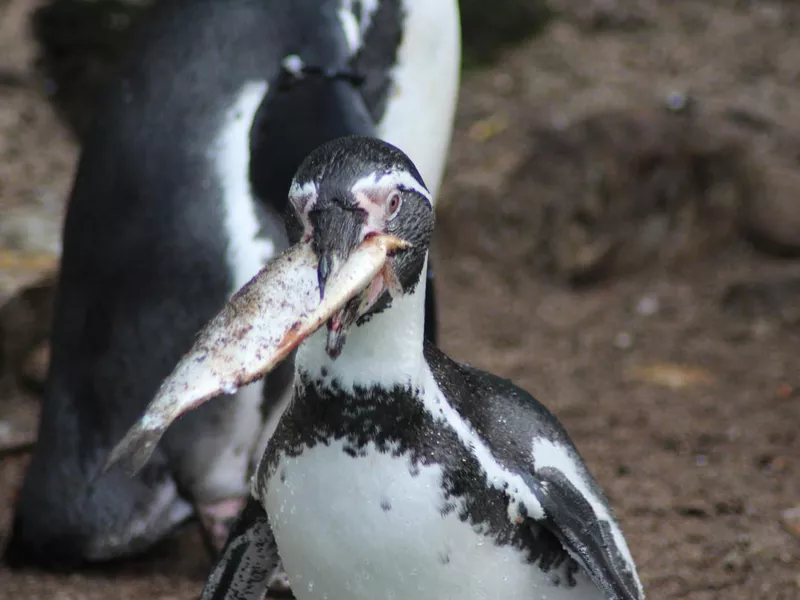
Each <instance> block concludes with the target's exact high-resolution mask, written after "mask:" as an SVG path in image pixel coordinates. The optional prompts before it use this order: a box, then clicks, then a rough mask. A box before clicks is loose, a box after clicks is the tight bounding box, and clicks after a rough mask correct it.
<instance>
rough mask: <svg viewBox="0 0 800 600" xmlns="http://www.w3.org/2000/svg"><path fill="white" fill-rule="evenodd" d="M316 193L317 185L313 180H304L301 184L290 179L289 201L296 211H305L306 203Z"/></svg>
mask: <svg viewBox="0 0 800 600" xmlns="http://www.w3.org/2000/svg"><path fill="white" fill-rule="evenodd" d="M316 195H317V185H316V184H315V183H314V182H313V181H306V182H305V183H302V184H300V183H298V182H297V181H292V186H291V187H290V188H289V202H291V203H292V206H293V207H294V209H295V210H296V211H297V212H305V210H306V208H307V206H306V204H307V203H308V201H309V200H310V199H312V198H314V197H315V196H316Z"/></svg>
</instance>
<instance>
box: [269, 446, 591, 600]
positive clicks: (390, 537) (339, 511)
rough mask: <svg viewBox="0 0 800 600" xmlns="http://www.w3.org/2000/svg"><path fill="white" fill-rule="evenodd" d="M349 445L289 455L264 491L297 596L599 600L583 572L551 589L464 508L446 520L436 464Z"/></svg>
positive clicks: (312, 599)
mask: <svg viewBox="0 0 800 600" xmlns="http://www.w3.org/2000/svg"><path fill="white" fill-rule="evenodd" d="M345 446H346V443H345V442H344V441H342V440H336V441H333V442H332V443H331V444H330V445H324V444H318V445H317V446H315V447H314V448H310V449H308V448H307V449H305V450H304V451H303V453H302V454H301V455H300V456H297V457H286V456H284V457H283V458H282V459H281V462H280V463H279V465H278V467H277V469H276V470H275V473H274V474H273V475H272V477H271V478H270V480H269V481H268V482H266V489H262V490H260V491H261V497H262V501H263V502H264V505H265V507H266V510H267V514H268V515H269V519H270V523H271V525H272V527H273V530H274V532H275V537H276V540H277V543H278V548H279V551H280V554H281V558H282V559H283V564H284V567H285V568H286V571H287V573H288V574H289V578H290V579H291V583H292V589H293V591H294V593H295V595H296V597H297V598H298V600H362V599H363V600H383V599H386V600H402V599H406V598H407V599H408V600H412V599H413V600H419V599H421V598H434V599H436V600H447V599H453V600H495V599H496V598H502V599H503V600H516V599H519V600H536V599H539V598H547V599H548V600H581V599H586V600H589V599H597V600H601V599H602V595H601V594H600V593H599V592H598V591H597V589H596V588H595V587H594V585H592V584H591V583H590V582H589V581H588V579H587V578H586V577H584V576H583V575H582V574H578V575H577V577H576V578H577V581H578V585H577V587H573V588H565V587H556V586H553V585H552V584H551V582H550V579H549V576H548V575H547V574H545V573H543V572H542V571H541V570H540V569H539V567H538V566H536V565H531V564H528V563H526V561H525V554H524V553H522V552H520V551H518V550H516V549H514V548H512V547H510V546H503V547H500V546H496V545H495V544H494V542H493V540H492V539H491V538H490V537H486V536H483V535H479V534H477V533H475V531H474V530H473V526H472V525H470V524H469V523H466V522H462V521H461V520H460V519H459V517H458V514H457V513H458V511H454V512H450V513H449V514H447V515H446V516H442V514H441V512H440V507H442V506H443V505H444V498H443V497H442V488H441V480H442V469H441V467H439V466H438V465H431V466H421V465H420V466H419V467H418V468H416V467H412V466H411V463H410V461H409V459H408V457H407V456H399V457H398V456H392V454H391V453H380V452H378V451H377V449H376V448H375V446H374V445H373V444H370V445H368V446H367V447H366V454H365V455H363V456H358V457H356V458H354V457H352V456H351V455H349V454H346V453H345V452H344V448H345ZM412 470H413V471H414V473H418V474H416V475H412ZM262 483H263V482H262Z"/></svg>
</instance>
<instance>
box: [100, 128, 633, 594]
mask: <svg viewBox="0 0 800 600" xmlns="http://www.w3.org/2000/svg"><path fill="white" fill-rule="evenodd" d="M289 200H290V203H291V205H292V206H293V208H294V210H295V211H296V214H297V219H298V221H299V222H300V223H302V231H301V232H300V233H299V235H298V234H293V238H292V242H293V243H294V245H293V246H292V247H291V248H290V250H288V251H287V252H285V253H284V254H282V255H281V257H280V258H278V259H276V261H275V263H273V264H272V265H271V266H270V267H269V268H267V269H264V270H263V271H262V272H261V273H260V274H259V275H258V276H257V277H256V278H254V279H253V280H252V281H251V282H250V283H248V285H247V286H245V287H244V288H243V289H242V290H241V291H240V292H238V293H237V295H236V296H234V297H233V299H232V300H231V302H230V303H229V304H228V305H227V306H226V307H225V308H224V309H223V311H222V312H221V313H220V314H219V315H218V316H217V317H215V318H214V319H213V320H212V321H211V322H210V323H209V324H208V325H207V326H206V328H205V329H204V330H203V332H202V333H201V334H200V335H199V337H198V340H197V343H196V345H195V346H194V348H193V349H192V351H190V352H189V353H188V354H187V355H186V356H185V357H184V358H183V359H182V360H181V361H180V362H179V363H178V365H177V367H176V368H175V369H174V371H173V373H172V374H171V375H170V377H169V378H167V379H166V380H165V382H164V383H163V384H162V386H161V388H160V389H159V392H158V394H157V395H156V397H155V399H154V400H153V401H152V402H151V404H150V405H149V407H148V410H147V411H146V412H145V414H144V415H143V417H142V418H141V419H140V420H139V421H138V422H137V424H136V426H135V427H134V428H132V429H131V431H130V432H129V433H128V435H127V436H126V437H125V438H124V439H123V440H122V441H121V442H120V443H119V444H118V446H117V447H116V449H115V450H114V452H113V453H112V455H111V457H110V464H116V463H122V464H123V465H124V466H125V468H126V469H127V470H129V471H130V472H136V471H137V470H138V469H140V468H142V466H143V465H145V464H147V460H148V457H149V455H150V454H151V453H152V452H153V451H154V449H157V448H158V440H159V439H160V437H161V436H162V435H163V434H164V432H165V431H166V429H167V427H168V426H169V424H170V423H171V422H172V421H174V419H176V418H177V417H178V416H179V415H180V414H183V413H184V412H186V411H189V410H191V409H193V408H194V407H196V406H199V405H202V404H203V403H204V402H205V401H206V399H207V398H210V397H212V396H213V395H214V394H215V393H219V390H225V389H228V390H229V391H230V390H234V389H239V388H240V387H241V386H243V385H247V384H248V383H250V382H252V381H256V380H258V378H260V377H262V376H263V375H264V374H265V373H269V372H270V371H271V369H272V368H273V366H274V365H275V364H278V361H279V360H281V357H282V356H284V355H286V354H287V353H288V352H296V354H295V361H294V369H295V373H294V391H293V397H292V400H291V402H290V404H289V406H288V408H287V409H286V411H285V412H284V413H283V415H282V417H281V419H280V420H279V422H278V425H277V428H276V430H275V432H274V434H273V435H272V437H271V438H270V440H269V443H268V445H267V447H266V451H265V453H264V455H263V457H262V459H261V462H260V464H259V467H258V470H257V472H256V474H255V476H254V477H253V480H252V485H251V493H252V497H251V500H250V501H249V503H248V505H247V507H246V508H245V510H244V511H243V513H242V516H241V518H240V520H239V521H238V522H237V523H236V525H234V527H233V529H232V533H231V536H230V538H229V540H228V542H227V545H226V547H225V549H224V551H223V553H222V555H221V557H220V560H219V561H218V562H217V563H216V566H215V567H214V568H213V570H212V572H211V574H210V575H209V578H208V580H207V582H206V586H205V588H204V591H203V595H202V598H203V599H205V600H220V599H224V598H230V599H233V598H236V599H251V598H252V599H256V598H262V594H263V593H264V579H265V575H266V574H268V573H269V572H270V571H271V569H272V568H273V567H274V565H275V564H276V563H277V560H278V557H279V556H280V559H281V560H282V563H283V566H284V568H285V569H286V573H287V576H288V578H289V581H290V582H291V586H292V591H293V593H294V595H295V597H296V598H297V600H323V599H328V600H379V599H395V600H406V599H408V600H412V599H414V600H416V599H417V598H421V597H426V598H440V599H443V600H446V599H454V600H455V599H458V600H490V599H494V598H504V599H511V600H514V599H519V600H545V599H548V600H602V599H605V600H642V599H643V598H644V592H643V589H642V585H641V582H640V580H639V577H638V574H637V569H636V565H635V563H634V559H633V557H632V556H631V553H630V551H629V549H628V546H627V544H626V541H625V538H624V535H623V533H622V530H621V528H620V525H619V523H618V522H617V520H616V519H615V517H614V516H613V513H612V509H611V507H610V506H609V503H608V501H607V500H606V498H605V497H604V495H603V492H602V491H601V489H600V487H599V485H598V484H597V482H596V481H595V479H594V478H593V477H592V475H591V474H590V473H589V471H588V469H587V467H586V465H585V464H584V461H583V460H582V459H581V456H580V454H579V452H578V450H577V449H576V447H575V445H574V443H573V442H572V441H571V439H570V437H569V435H568V433H567V432H566V430H565V429H564V427H563V426H562V425H561V424H560V423H559V422H558V420H557V419H556V417H555V416H554V415H553V414H552V413H551V412H549V411H548V410H547V408H546V407H545V406H544V405H542V404H541V403H539V402H538V401H537V400H536V399H534V398H533V396H531V395H530V394H529V393H527V392H526V391H525V390H523V389H520V388H519V387H517V386H515V385H514V384H513V383H512V382H510V381H508V380H506V379H503V378H500V377H497V376H495V375H492V374H490V373H486V372H484V371H481V370H479V369H476V368H472V367H469V366H466V365H463V364H459V363H457V362H455V361H454V360H452V359H450V358H449V357H448V356H446V355H445V354H444V353H443V352H441V351H440V350H438V349H437V348H436V346H435V345H433V344H431V343H430V342H429V341H428V340H426V339H425V336H424V321H425V310H424V309H425V298H424V296H425V286H424V282H425V273H426V268H427V260H428V246H429V243H430V239H431V235H432V232H433V226H434V208H433V195H432V193H431V191H430V190H429V188H427V187H426V185H425V183H424V178H423V176H422V175H421V174H420V171H419V170H418V169H417V168H416V167H415V165H414V163H413V162H412V160H411V159H410V158H409V157H408V155H406V154H405V153H404V152H402V151H401V150H400V149H398V148H397V147H396V146H393V145H391V144H389V143H386V142H384V141H381V140H378V139H375V138H367V137H360V136H348V137H344V138H340V139H337V140H333V141H331V142H327V143H325V144H323V145H321V146H320V147H319V148H318V149H316V150H314V151H313V152H312V153H311V154H310V155H309V156H308V158H307V159H306V160H305V161H304V162H303V163H302V165H301V167H300V168H299V170H298V171H297V174H296V176H295V179H294V183H293V184H292V186H291V189H290V194H289Z"/></svg>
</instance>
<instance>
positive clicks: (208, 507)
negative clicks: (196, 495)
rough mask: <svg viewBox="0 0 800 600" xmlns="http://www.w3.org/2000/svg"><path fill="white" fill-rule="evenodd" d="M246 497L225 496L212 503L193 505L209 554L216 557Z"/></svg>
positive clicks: (226, 539)
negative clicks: (225, 497)
mask: <svg viewBox="0 0 800 600" xmlns="http://www.w3.org/2000/svg"><path fill="white" fill-rule="evenodd" d="M246 502H247V499H246V498H227V499H225V500H221V501H220V502H216V503H213V504H198V505H196V507H195V510H196V512H197V518H198V519H199V520H200V527H201V529H202V530H203V538H204V539H205V541H206V544H207V545H208V550H209V552H210V553H211V555H212V556H213V557H214V558H216V557H217V556H219V553H220V552H221V551H222V548H223V547H224V546H225V542H227V541H228V534H229V533H230V530H231V527H232V526H233V523H234V522H235V521H236V518H237V517H238V516H239V513H240V512H242V509H243V508H244V505H245V503H246Z"/></svg>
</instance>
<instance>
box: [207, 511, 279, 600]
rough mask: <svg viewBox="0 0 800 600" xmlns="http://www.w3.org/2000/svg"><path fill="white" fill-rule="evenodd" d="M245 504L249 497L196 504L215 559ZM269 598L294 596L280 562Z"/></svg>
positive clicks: (272, 581)
mask: <svg viewBox="0 0 800 600" xmlns="http://www.w3.org/2000/svg"><path fill="white" fill-rule="evenodd" d="M245 504H247V498H227V499H225V500H221V501H220V502H216V503H213V504H196V505H195V512H196V514H197V518H198V520H199V521H200V529H201V530H202V534H203V539H204V540H205V543H206V546H207V547H208V551H209V553H210V554H211V556H212V557H213V558H214V560H216V559H217V558H218V557H219V555H220V553H221V552H222V549H223V548H224V547H225V543H226V542H227V541H228V536H229V535H230V531H231V528H232V527H233V525H234V523H235V522H236V519H237V518H238V517H239V513H241V512H242V510H243V509H244V507H245ZM267 598H294V594H292V590H291V587H290V585H289V577H288V576H287V575H286V572H285V571H284V570H283V565H282V564H280V563H279V564H278V567H277V568H276V569H275V571H274V572H273V573H272V577H271V578H270V581H269V592H268V594H267Z"/></svg>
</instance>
